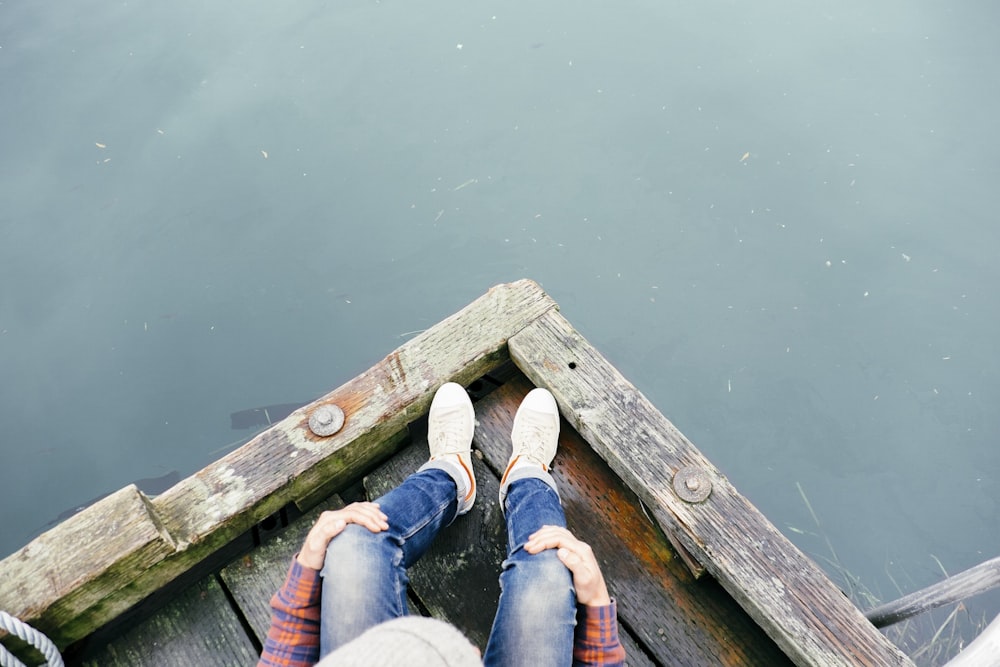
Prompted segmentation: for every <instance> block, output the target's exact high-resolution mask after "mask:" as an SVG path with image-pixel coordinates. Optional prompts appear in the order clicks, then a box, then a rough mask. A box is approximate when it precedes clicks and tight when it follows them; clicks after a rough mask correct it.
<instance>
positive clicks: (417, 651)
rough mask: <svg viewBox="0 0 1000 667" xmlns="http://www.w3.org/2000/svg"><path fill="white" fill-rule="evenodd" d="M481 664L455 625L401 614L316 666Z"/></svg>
mask: <svg viewBox="0 0 1000 667" xmlns="http://www.w3.org/2000/svg"><path fill="white" fill-rule="evenodd" d="M395 665H405V666H406V667H482V665H483V661H482V660H481V659H480V657H479V650H478V649H476V647H475V646H473V645H472V644H470V643H469V640H468V639H466V638H465V635H463V634H462V633H461V632H459V631H458V629H456V628H455V627H454V626H451V625H449V624H448V623H445V622H444V621H438V620H436V619H433V618H424V617H423V616H403V617H402V618H396V619H393V620H391V621H386V622H385V623H382V624H381V625H376V626H375V627H374V628H370V629H368V630H367V631H366V632H365V633H364V634H362V635H361V636H360V637H358V638H357V639H354V640H352V641H350V642H348V643H346V644H344V645H343V646H341V647H340V648H339V649H337V650H336V651H334V652H333V653H331V654H330V655H328V656H326V657H325V658H323V660H321V661H320V662H319V664H317V665H316V667H334V666H336V667H362V666H363V667H394V666H395Z"/></svg>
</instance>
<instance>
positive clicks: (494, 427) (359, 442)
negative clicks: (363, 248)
mask: <svg viewBox="0 0 1000 667" xmlns="http://www.w3.org/2000/svg"><path fill="white" fill-rule="evenodd" d="M447 381H455V382H459V383H461V384H463V385H465V386H467V387H468V388H469V391H470V394H471V395H472V396H473V399H474V402H475V408H476V416H477V420H478V425H477V429H476V435H475V440H474V443H473V447H474V453H475V454H476V456H475V461H474V465H475V466H476V473H477V477H478V479H479V494H478V500H477V504H476V506H475V508H474V509H473V511H472V512H470V513H469V514H468V515H466V516H464V517H461V518H460V519H459V520H457V521H456V522H455V523H454V524H453V525H452V526H450V527H449V528H448V529H447V530H446V531H445V532H444V534H443V535H442V536H441V537H439V539H438V540H437V542H436V543H435V544H434V546H433V548H432V550H431V552H429V553H428V554H427V555H426V556H425V557H424V558H423V559H422V560H421V562H420V563H419V564H418V565H417V566H415V567H414V568H413V569H412V570H411V588H412V591H411V600H410V601H411V609H412V611H413V612H414V613H424V614H430V615H433V616H436V617H440V618H444V619H446V620H448V621H450V622H452V623H453V624H454V625H456V626H457V627H459V628H460V629H461V630H462V631H463V632H465V633H466V635H467V636H468V637H469V638H470V639H471V640H472V641H473V642H474V643H476V644H478V645H479V646H480V647H483V646H485V643H486V638H487V636H488V633H489V628H490V624H491V622H492V617H493V612H494V611H495V609H496V601H497V598H498V596H499V587H498V583H497V577H498V575H499V572H500V563H501V561H502V560H503V557H504V553H505V540H506V533H505V529H504V524H503V519H502V517H501V514H500V508H499V506H498V501H497V493H496V492H497V488H498V485H499V482H498V473H499V472H500V471H502V469H503V467H504V465H505V464H506V461H507V456H508V455H509V447H510V428H511V424H512V420H513V415H514V412H515V411H516V409H517V406H518V404H519V402H520V400H521V398H522V397H523V396H524V395H525V394H526V393H527V392H528V391H529V390H530V389H531V388H532V387H533V386H541V387H546V388H547V389H549V390H550V391H552V393H553V394H554V395H555V397H556V399H557V401H558V403H559V407H560V411H561V414H562V416H563V418H564V420H565V421H564V424H563V429H562V432H561V435H560V446H559V453H558V454H557V456H556V459H555V462H554V469H553V475H554V476H555V478H556V480H557V482H558V484H559V487H560V493H561V496H562V499H563V503H564V506H565V509H566V515H567V520H568V523H569V527H570V529H571V530H572V531H574V532H575V533H576V534H578V535H579V536H580V537H581V538H582V539H584V540H586V541H588V542H589V543H590V544H591V545H592V546H593V548H594V551H595V553H596V554H597V555H598V557H599V559H600V560H601V562H602V568H603V570H604V573H605V577H606V579H607V581H608V586H609V588H610V590H611V593H612V595H613V596H615V597H616V598H617V599H618V605H619V606H618V609H619V620H620V622H621V629H622V638H623V643H624V644H625V647H626V650H627V651H628V654H629V659H628V662H629V664H631V665H782V664H797V665H817V666H818V665H823V666H827V665H910V664H912V663H911V662H910V661H909V660H908V659H907V658H906V656H904V655H903V654H902V653H901V652H900V651H899V650H898V649H897V648H896V647H895V646H893V645H892V644H891V643H890V642H889V641H888V640H887V639H886V638H885V637H884V636H883V635H882V634H881V633H880V632H879V631H877V630H876V629H875V628H874V626H872V625H871V623H869V622H868V621H867V620H866V619H865V618H864V616H863V615H862V614H861V613H860V611H859V610H858V609H857V608H855V607H854V605H853V604H852V603H851V602H850V601H849V600H848V599H847V597H846V596H844V595H843V594H842V593H841V592H840V591H839V590H838V589H837V587H836V586H835V585H834V584H833V583H832V582H831V581H830V580H829V579H828V578H827V577H826V576H825V575H824V574H823V572H822V571H821V570H820V569H819V568H818V567H817V566H816V565H815V564H814V563H813V562H812V561H811V560H809V559H808V558H807V557H806V556H805V555H803V554H802V553H801V552H800V551H798V550H797V549H796V548H795V547H794V546H793V545H792V544H791V543H790V542H789V541H788V540H787V539H785V538H784V537H783V536H782V535H781V533H780V532H778V531H777V530H776V529H775V528H774V526H772V525H771V524H770V523H769V522H768V521H767V520H766V519H765V518H764V517H763V515H761V514H760V512H759V511H757V510H756V508H754V507H753V506H752V505H751V504H750V503H749V502H748V501H747V500H746V499H745V498H743V497H742V496H741V495H740V494H739V493H738V492H737V491H736V489H735V488H734V487H733V485H732V484H731V483H730V482H729V480H728V479H727V478H726V477H725V476H724V475H722V474H721V473H720V472H719V471H718V469H716V468H715V466H713V465H712V464H711V462H709V461H708V460H707V459H706V458H705V457H704V456H703V455H702V454H701V453H700V452H699V451H698V450H697V449H696V448H695V447H694V445H693V444H691V443H690V442H689V441H688V440H687V439H686V438H685V437H684V436H683V435H682V434H681V433H680V432H679V431H678V430H677V429H676V428H674V426H673V425H672V424H671V423H670V422H669V421H668V420H667V419H666V418H665V417H664V416H663V415H662V414H660V412H659V411H657V410H656V408H654V407H653V406H652V404H650V403H649V401H648V400H647V399H646V398H645V397H644V396H643V395H642V394H641V393H640V392H639V391H638V390H636V389H635V387H633V386H632V385H631V384H630V383H629V382H628V381H627V380H626V379H625V378H624V377H622V376H621V374H620V373H619V372H618V371H617V370H616V369H615V368H614V367H612V366H611V365H610V364H609V363H608V362H607V360H605V359H604V358H603V357H602V356H601V355H600V354H599V353H598V352H597V351H596V350H595V349H594V348H593V347H592V346H591V345H590V344H589V343H588V342H587V341H586V340H585V339H584V338H583V337H582V336H581V335H580V334H579V333H578V332H577V331H576V330H575V329H573V327H572V326H571V325H570V324H569V322H567V321H566V319H565V318H564V317H563V316H562V315H561V314H560V313H559V312H558V307H557V306H556V304H555V303H554V302H553V301H552V300H551V299H550V298H549V297H548V296H547V295H546V294H545V293H544V292H543V291H542V290H541V289H540V288H539V287H538V285H536V284H535V283H533V282H531V281H527V280H522V281H518V282H516V283H511V284H507V285H501V286H498V287H495V288H493V289H491V290H490V291H489V292H488V293H487V294H486V295H484V296H483V297H481V298H480V299H478V300H477V301H475V302H473V303H472V304H470V305H469V306H467V307H466V308H465V309H463V310H462V311H460V312H458V313H456V314H455V315H453V316H452V317H450V318H448V319H446V320H444V321H443V322H441V323H440V324H438V325H436V326H435V327H433V328H432V329H429V330H427V331H425V332H424V333H422V334H421V335H419V336H417V337H416V338H414V339H412V340H410V341H409V342H407V343H406V344H405V345H403V346H402V347H400V348H399V349H397V350H396V351H394V352H392V353H391V354H390V355H389V356H387V357H386V358H385V359H384V360H382V361H381V362H380V363H378V364H376V365H375V366H374V367H373V368H371V369H369V370H368V371H366V372H365V373H363V374H361V375H360V376H358V377H357V378H354V379H353V380H351V381H349V382H347V383H346V384H344V385H343V386H341V387H339V388H338V389H336V390H334V391H333V392H331V393H330V394H328V395H327V396H324V397H323V398H321V399H319V400H318V401H316V402H314V403H312V404H310V405H307V406H305V407H303V408H301V409H299V410H296V411H294V412H293V413H292V414H290V415H289V416H288V417H287V418H286V419H284V420H283V421H281V422H279V423H277V424H275V425H274V426H273V427H272V428H270V429H269V430H267V431H265V432H264V433H261V434H260V435H258V436H257V437H256V438H254V439H253V440H251V441H250V442H249V443H248V444H247V445H245V446H244V447H242V448H240V449H239V450H237V451H235V452H233V453H231V454H229V455H228V456H226V457H224V458H222V459H220V460H219V461H217V462H215V463H213V464H211V465H209V466H208V467H206V468H205V469H203V470H201V471H200V472H198V473H196V474H194V475H192V476H191V477H189V478H187V479H185V480H182V481H181V482H180V483H178V484H177V485H175V486H174V487H173V488H171V489H169V490H168V491H167V492H165V493H164V494H162V495H160V496H158V497H156V498H155V499H152V500H151V499H149V498H147V497H145V496H144V495H143V494H142V493H141V492H139V491H138V489H136V488H135V487H134V486H132V487H126V488H125V489H122V490H121V491H119V492H117V493H115V494H112V495H111V496H109V497H108V498H106V499H104V500H102V501H100V502H99V503H97V504H95V505H94V506H92V507H90V508H88V509H86V510H84V511H83V512H81V513H79V514H77V515H76V516H74V517H72V518H71V519H69V520H67V521H66V522H64V523H63V524H60V525H59V526H56V527H55V528H53V529H52V530H51V531H49V532H47V533H45V534H43V535H42V536H40V537H38V538H37V539H36V540H34V541H33V542H32V543H30V544H29V545H27V546H26V547H24V548H23V549H22V550H21V551H19V552H17V553H15V554H13V555H12V556H10V557H8V558H7V559H5V560H4V561H0V609H5V610H7V611H9V612H10V613H12V614H14V615H16V616H18V617H20V618H22V619H23V620H25V621H27V622H29V623H31V624H33V625H34V626H36V627H37V628H39V629H40V630H42V631H44V632H45V633H47V634H48V635H49V636H50V637H52V638H53V639H54V640H55V641H56V642H57V644H58V645H59V646H60V647H61V648H62V649H63V650H64V652H65V655H66V657H67V662H68V663H69V664H86V665H102V666H103V665H125V664H128V665H179V664H200V665H253V664H255V663H256V661H257V657H258V655H259V651H260V647H261V644H262V642H263V640H264V637H265V636H266V633H267V628H268V625H269V623H270V612H269V607H268V603H269V600H270V597H271V595H272V594H273V593H274V592H275V591H276V590H277V589H278V587H279V586H280V585H281V583H282V581H283V580H284V577H285V574H286V572H287V568H288V565H289V563H290V561H291V558H292V555H293V553H294V552H295V551H296V550H297V549H298V547H299V545H300V543H301V540H302V538H303V536H304V535H305V532H306V531H307V530H308V528H309V527H310V526H311V524H312V521H313V520H314V518H315V516H316V515H317V514H318V512H319V511H320V510H322V509H323V508H328V507H336V506H339V505H340V504H343V503H346V502H352V501H354V500H357V499H362V498H374V497H376V496H378V495H379V494H381V493H383V492H384V491H386V490H388V489H390V488H392V487H393V486H395V485H396V484H398V483H399V482H400V481H402V479H403V478H405V477H406V475H408V474H409V473H411V472H413V471H414V470H416V469H417V467H419V465H420V464H421V463H422V462H423V461H424V460H426V457H427V444H426V413H427V410H428V408H429V405H430V400H431V398H432V397H433V394H434V391H435V390H436V389H437V388H438V387H439V386H440V385H441V384H443V383H444V382H447ZM324 404H336V405H338V406H339V407H341V408H342V409H343V410H344V412H345V414H346V423H345V426H344V428H343V429H342V430H340V431H339V432H338V433H336V434H334V435H332V436H329V437H325V438H322V437H318V436H315V435H314V434H313V433H312V432H311V431H310V430H309V428H308V426H307V421H308V417H309V415H310V414H311V412H312V411H313V410H315V409H316V408H317V407H318V406H320V405H324ZM706 492H707V496H706ZM456 555H457V556H458V557H456ZM456 563H457V565H456ZM441 581H448V582H449V585H447V586H443V585H441V583H440V582H441ZM4 641H5V643H8V641H9V638H8V640H4Z"/></svg>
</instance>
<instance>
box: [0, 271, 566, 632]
mask: <svg viewBox="0 0 1000 667" xmlns="http://www.w3.org/2000/svg"><path fill="white" fill-rule="evenodd" d="M554 308H555V303H554V302H553V301H552V300H551V299H550V298H549V297H548V296H547V295H546V294H545V293H544V292H542V290H541V288H540V287H538V285H537V284H535V283H534V282H531V281H529V280H522V281H518V282H515V283H510V284H506V285H500V286H497V287H495V288H493V289H491V290H490V291H489V292H488V293H487V294H486V295H484V296H482V297H480V298H479V299H477V300H476V301H475V302H473V303H472V304H470V305H469V306H467V307H466V308H464V309H463V310H461V311H460V312H458V313H456V314H455V315H452V316H451V317H449V318H447V319H445V320H444V321H442V322H441V323H439V324H438V325H436V326H434V327H432V328H431V329H428V330H427V331H425V332H424V333H422V334H420V335H419V336H417V337H415V338H413V339H411V340H410V341H408V342H407V343H406V344H404V345H403V346H401V347H400V348H398V349H397V350H396V351H395V352H393V353H392V354H390V355H389V356H387V357H386V358H385V359H383V360H382V361H381V362H379V363H378V364H376V365H375V366H374V367H372V368H371V369H370V370H368V371H366V372H365V373H363V374H361V375H360V376H358V377H357V378H354V379H353V380H351V381H349V382H347V383H346V384H344V385H342V386H341V387H339V388H338V389H335V390H334V391H332V392H331V393H329V394H328V395H326V396H324V397H323V398H321V399H319V400H317V401H315V402H314V403H312V404H310V405H308V406H305V407H304V408H302V409H300V410H296V411H295V412H293V413H292V414H291V415H290V416H289V417H287V418H286V419H284V420H283V421H281V422H280V423H278V424H276V425H275V426H274V427H272V428H271V429H269V430H268V431H265V432H264V433H262V434H260V435H258V436H257V437H255V438H254V439H253V440H251V441H250V442H249V443H247V444H246V445H244V446H243V447H241V448H240V449H238V450H236V451H234V452H232V453H231V454H229V455H227V456H225V457H224V458H222V459H220V460H219V461H217V462H215V463H213V464H210V465H209V466H207V467H206V468H204V469H203V470H201V471H200V472H198V473H196V474H195V475H192V476H191V477H188V478H187V479H185V480H182V481H181V482H180V483H179V484H177V485H175V486H174V487H172V488H171V489H169V490H167V491H166V492H165V493H163V494H161V495H160V496H158V497H157V498H156V499H155V500H154V501H152V506H153V508H154V510H155V516H154V517H153V522H154V523H156V524H158V525H162V526H163V527H164V529H165V534H166V535H169V536H170V537H169V539H166V540H165V541H167V542H169V541H170V540H172V541H173V543H174V544H175V545H176V547H177V549H176V551H174V552H173V553H164V552H160V551H157V552H156V554H155V555H156V558H158V559H159V561H158V562H156V563H151V562H148V563H146V564H145V567H142V568H136V569H135V573H134V574H135V576H134V577H133V578H132V579H131V580H128V579H126V578H121V577H115V576H108V577H103V578H102V577H101V576H100V574H101V573H103V572H104V571H105V570H106V569H107V568H106V567H105V566H104V565H103V563H104V562H105V561H106V560H107V559H108V558H110V559H111V560H112V561H118V560H121V557H120V555H119V554H116V553H113V552H109V553H111V555H110V556H105V555H103V553H102V555H100V557H96V556H95V562H97V563H98V565H94V564H93V563H91V562H87V561H81V560H80V559H79V558H74V559H73V564H74V566H75V567H77V568H79V572H81V573H84V574H81V581H100V582H101V583H102V584H103V587H102V589H101V590H100V591H97V590H94V591H93V592H92V593H88V594H87V595H82V596H81V595H80V594H79V592H78V589H79V587H80V583H81V581H77V580H73V581H66V580H65V579H60V572H62V571H64V568H62V567H61V566H60V563H59V561H58V557H55V558H50V559H49V560H46V561H44V562H45V563H46V567H43V568H41V569H40V568H38V567H33V568H31V567H29V568H25V567H23V566H22V565H21V564H20V563H19V562H18V561H17V560H14V561H11V559H6V560H4V561H2V562H0V599H3V600H4V601H5V602H6V601H8V600H9V604H10V612H11V613H13V614H15V615H17V616H19V617H20V618H22V619H24V620H25V621H27V622H29V623H32V624H33V625H36V626H37V627H40V628H42V629H44V630H45V631H47V632H49V633H50V636H52V637H53V640H54V641H56V643H57V644H58V645H59V646H61V647H65V646H66V645H67V644H69V643H70V642H72V641H74V640H77V639H80V638H82V637H84V636H86V635H87V634H89V633H90V632H92V631H93V630H94V629H96V628H98V627H100V626H102V625H104V624H105V623H107V622H108V621H110V620H111V619H113V618H115V617H117V616H118V615H119V614H121V613H123V612H124V611H125V610H127V609H129V608H130V607H131V606H133V605H134V604H136V603H137V602H139V601H140V600H142V599H143V598H145V597H146V596H148V595H149V594H151V593H152V592H154V591H156V590H158V589H159V588H161V587H162V586H163V585H165V584H166V583H168V582H170V581H171V580H173V579H174V578H175V577H177V576H179V575H180V574H181V573H183V572H185V571H187V570H188V569H190V568H191V567H193V566H194V565H195V564H197V563H198V562H199V561H201V560H202V559H204V558H205V557H207V556H208V555H210V554H212V553H214V552H215V551H217V550H218V549H220V548H221V547H222V546H224V545H225V544H227V543H229V542H230V541H232V540H233V539H234V538H236V537H237V536H238V535H240V534H242V533H244V532H245V531H247V530H248V529H249V528H250V527H251V526H252V525H253V524H254V523H256V522H258V521H260V520H262V519H263V518H265V517H267V516H269V515H270V514H272V513H274V512H275V511H277V510H278V509H279V508H281V507H283V506H284V505H286V504H287V503H289V502H292V501H296V502H305V501H304V499H310V501H311V499H312V498H318V497H324V496H326V495H329V494H330V493H332V492H334V491H336V490H337V489H338V488H340V487H342V486H344V485H345V484H346V483H348V482H349V481H350V480H351V479H352V478H354V477H356V476H357V475H359V474H360V473H362V472H363V471H365V470H367V469H369V468H371V467H372V466H373V465H375V464H376V463H377V462H378V461H380V460H382V459H385V458H386V457H388V456H389V455H391V454H392V452H393V451H394V450H395V449H396V448H397V447H398V446H399V444H400V443H401V442H403V440H405V438H406V424H407V423H409V422H411V421H413V420H414V419H416V418H418V417H419V416H421V415H422V414H424V413H426V411H427V409H428V407H429V405H430V401H431V398H432V397H433V393H434V391H435V390H436V389H437V387H438V386H440V385H441V384H443V383H444V382H447V381H449V380H454V381H457V382H461V383H463V384H464V383H468V382H471V381H472V380H473V379H475V378H477V377H479V376H480V375H482V374H483V372H485V371H486V370H487V369H489V368H491V367H494V366H496V365H497V364H498V363H499V362H500V361H502V360H503V359H505V358H506V347H505V343H506V341H507V339H508V338H509V337H510V336H512V335H513V334H514V333H516V332H517V331H519V330H520V329H522V328H523V327H524V326H525V325H527V324H528V323H530V322H531V321H533V320H534V319H535V318H537V317H538V316H540V315H541V314H543V313H545V312H547V311H548V310H551V309H554ZM326 403H334V404H337V405H339V406H340V407H341V408H342V409H343V410H344V412H345V414H346V417H347V421H346V424H345V425H344V427H343V429H342V430H341V431H340V432H338V433H337V434H335V435H333V436H330V437H326V438H321V437H317V436H314V435H313V434H312V433H311V431H309V429H308V427H307V422H308V416H309V414H310V413H311V412H312V410H314V409H315V408H316V407H318V406H319V405H322V404H326ZM81 514H82V513H81ZM145 515H146V513H145V512H144V513H143V516H145ZM78 520H79V515H78V516H77V517H73V518H71V519H69V520H68V521H67V522H66V524H64V525H68V527H67V528H65V529H64V530H78V528H74V527H73V526H79V525H80V524H79V523H76V522H77V521H78ZM134 520H135V519H132V518H130V517H128V516H119V515H118V514H114V515H111V516H108V517H106V519H105V522H104V523H105V524H106V527H111V526H113V525H114V524H115V523H116V522H126V523H128V522H131V521H134ZM60 534H62V533H60ZM39 539H47V538H45V537H44V536H43V537H42V538H39ZM57 542H58V543H57ZM81 543H84V544H87V545H88V546H87V548H88V549H94V550H96V551H100V550H101V548H100V547H101V543H100V542H99V541H96V540H94V539H93V538H88V537H87V536H86V535H85V534H84V533H83V532H82V531H81V532H80V537H79V538H78V540H77V541H75V542H69V541H64V540H62V539H58V540H55V541H52V540H51V539H50V538H49V541H47V542H40V543H38V544H37V545H35V546H34V547H31V546H30V545H29V549H33V551H29V552H28V553H33V554H37V553H39V552H40V551H43V550H50V551H54V552H56V553H69V552H70V550H71V548H72V549H78V548H79V547H80V545H81ZM43 544H44V545H45V546H44V548H43V547H42V546H41V545H43ZM94 545H96V546H94ZM105 551H107V550H105ZM85 552H86V549H85ZM14 558H15V559H18V558H21V559H23V558H24V556H23V555H22V556H17V555H15V556H14ZM154 560H155V559H154ZM39 562H41V561H39ZM29 572H30V574H29ZM25 579H31V580H39V579H41V580H53V579H56V580H58V581H59V583H60V585H59V586H52V587H50V588H48V589H45V591H44V592H43V595H41V596H40V597H37V598H35V599H32V600H31V604H30V605H25V604H23V603H22V602H21V599H20V596H19V595H17V594H15V593H14V591H17V590H20V588H21V587H23V586H26V585H30V584H26V583H24V582H23V580H25ZM67 601H68V602H67ZM88 603H93V604H92V606H89V607H88V606H87V604H88Z"/></svg>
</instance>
